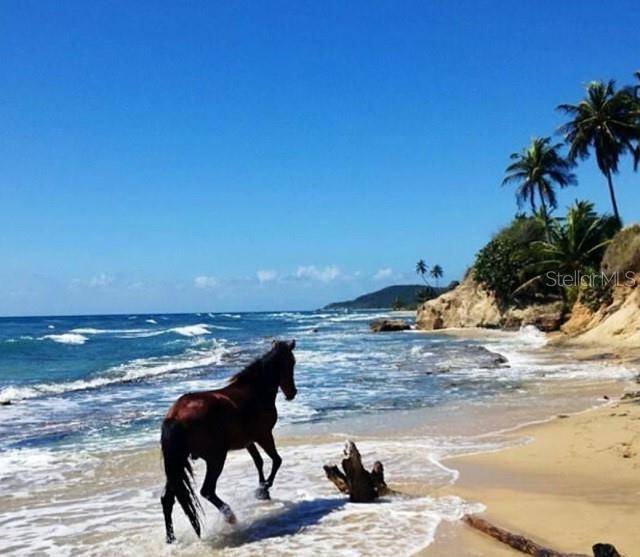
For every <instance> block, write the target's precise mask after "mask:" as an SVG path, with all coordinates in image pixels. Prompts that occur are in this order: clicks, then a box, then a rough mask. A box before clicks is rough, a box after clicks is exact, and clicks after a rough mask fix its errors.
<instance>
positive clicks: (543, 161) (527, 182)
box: [502, 137, 576, 232]
mask: <svg viewBox="0 0 640 557" xmlns="http://www.w3.org/2000/svg"><path fill="white" fill-rule="evenodd" d="M561 147H562V144H560V143H558V144H556V145H552V144H551V138H550V137H544V138H538V137H534V138H533V139H532V140H531V145H529V147H527V148H526V149H524V150H523V151H522V152H521V153H514V154H512V155H511V159H512V160H513V161H514V162H513V163H512V164H510V165H509V166H508V167H507V171H506V172H507V175H506V176H505V178H504V180H503V181H502V185H506V184H511V183H517V184H518V189H517V190H516V199H517V200H518V207H522V206H523V204H524V203H527V202H528V203H529V205H530V206H531V211H532V212H533V213H535V212H536V197H538V198H539V199H540V214H541V217H542V220H543V222H544V224H545V227H546V228H547V232H549V209H551V210H553V209H555V208H556V207H557V205H558V203H557V201H556V193H555V190H554V186H556V185H557V186H559V187H561V188H565V187H567V186H569V185H572V184H575V183H576V177H575V174H573V173H572V172H571V171H570V169H571V166H572V164H571V163H569V162H568V161H567V160H566V159H564V158H562V157H561V156H560V155H559V153H558V152H559V150H560V148H561Z"/></svg>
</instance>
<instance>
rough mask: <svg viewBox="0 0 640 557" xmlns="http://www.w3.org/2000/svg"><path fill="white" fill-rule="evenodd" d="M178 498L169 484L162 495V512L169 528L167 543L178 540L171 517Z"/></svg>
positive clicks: (166, 527) (165, 524) (165, 523)
mask: <svg viewBox="0 0 640 557" xmlns="http://www.w3.org/2000/svg"><path fill="white" fill-rule="evenodd" d="M175 500H176V496H175V495H174V494H173V490H172V489H171V488H170V487H169V484H167V485H166V486H165V488H164V493H163V494H162V497H160V502H161V503H162V512H163V514H164V527H165V529H166V530H167V543H173V542H174V541H176V537H175V535H174V533H173V520H172V519H171V512H172V511H173V504H174V502H175Z"/></svg>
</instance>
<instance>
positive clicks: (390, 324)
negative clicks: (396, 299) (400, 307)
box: [369, 319, 411, 333]
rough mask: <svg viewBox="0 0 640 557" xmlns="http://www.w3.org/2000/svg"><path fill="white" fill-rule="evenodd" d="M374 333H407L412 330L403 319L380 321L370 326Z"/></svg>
mask: <svg viewBox="0 0 640 557" xmlns="http://www.w3.org/2000/svg"><path fill="white" fill-rule="evenodd" d="M369 327H371V330H372V331H373V332H374V333H384V332H388V331H406V330H408V329H411V325H409V323H407V322H406V321H403V320H402V319H378V320H376V321H373V322H372V323H370V324H369Z"/></svg>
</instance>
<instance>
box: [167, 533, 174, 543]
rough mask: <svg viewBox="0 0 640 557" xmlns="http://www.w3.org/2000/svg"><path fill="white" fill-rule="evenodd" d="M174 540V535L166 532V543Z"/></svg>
mask: <svg viewBox="0 0 640 557" xmlns="http://www.w3.org/2000/svg"><path fill="white" fill-rule="evenodd" d="M175 541H176V537H175V536H174V535H173V534H167V543H173V542H175Z"/></svg>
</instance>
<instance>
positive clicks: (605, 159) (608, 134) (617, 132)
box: [558, 80, 640, 223]
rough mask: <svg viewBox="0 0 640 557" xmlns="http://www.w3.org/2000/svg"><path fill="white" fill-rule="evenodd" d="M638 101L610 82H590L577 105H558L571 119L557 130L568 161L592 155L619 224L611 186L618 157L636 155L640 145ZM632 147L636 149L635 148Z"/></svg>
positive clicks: (616, 168) (618, 214)
mask: <svg viewBox="0 0 640 557" xmlns="http://www.w3.org/2000/svg"><path fill="white" fill-rule="evenodd" d="M637 104H638V103H637V100H635V101H634V99H633V97H632V95H630V94H629V92H628V90H624V89H623V90H621V91H616V89H615V83H614V81H613V80H611V81H609V82H608V83H604V82H602V81H592V82H591V83H589V85H588V86H587V94H586V97H585V98H584V99H583V100H581V101H580V103H578V104H561V105H560V106H559V107H558V110H561V111H562V112H564V113H565V114H567V115H569V116H570V117H571V118H572V119H571V120H570V121H569V122H567V123H566V124H564V125H563V126H562V127H561V128H560V131H561V132H562V133H563V134H564V136H565V140H566V142H567V144H568V145H569V159H570V160H571V161H575V160H577V159H581V160H585V159H587V158H588V157H589V155H590V154H591V152H592V151H593V153H595V156H596V161H597V164H598V168H599V169H600V172H602V174H603V175H604V176H605V178H606V179H607V185H608V187H609V196H610V197H611V206H612V208H613V214H614V215H615V217H616V219H618V222H619V223H622V221H621V219H620V213H619V211H618V203H617V201H616V194H615V190H614V187H613V175H614V174H617V173H618V164H619V162H620V157H621V156H622V155H623V154H625V153H626V152H631V153H632V154H634V155H636V154H637V151H636V149H637V145H638V142H640V120H639V118H638V110H637ZM634 144H635V146H634Z"/></svg>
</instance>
